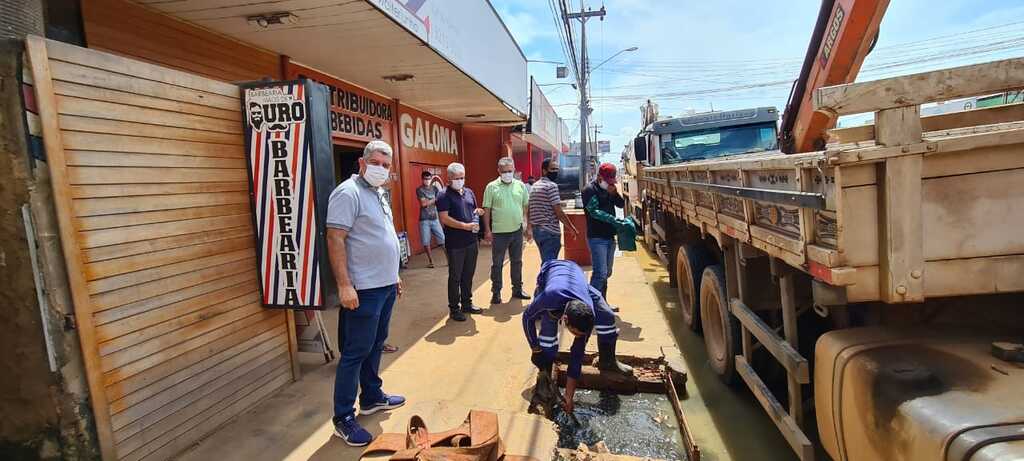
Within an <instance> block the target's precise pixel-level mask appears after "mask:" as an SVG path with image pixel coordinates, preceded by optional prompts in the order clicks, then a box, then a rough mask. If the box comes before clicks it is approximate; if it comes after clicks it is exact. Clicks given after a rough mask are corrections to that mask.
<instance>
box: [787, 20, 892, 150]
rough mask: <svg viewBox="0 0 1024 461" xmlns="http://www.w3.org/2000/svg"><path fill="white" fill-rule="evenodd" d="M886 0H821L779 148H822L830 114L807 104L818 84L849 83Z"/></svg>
mask: <svg viewBox="0 0 1024 461" xmlns="http://www.w3.org/2000/svg"><path fill="white" fill-rule="evenodd" d="M888 7H889V0H822V3H821V10H819V11H818V22H817V24H816V25H815V27H814V33H813V34H812V35H811V43H810V45H809V46H808V47H807V54H806V56H805V57H804V64H803V68H801V70H800V78H799V79H798V80H797V81H796V83H795V84H794V85H793V90H792V92H791V93H790V96H789V101H788V103H787V104H786V112H785V113H784V114H783V117H782V126H781V128H780V130H779V138H780V139H779V140H780V143H779V144H780V146H782V150H783V152H786V153H788V154H794V153H799V152H811V151H815V150H821V149H823V148H824V147H825V133H826V131H828V130H829V129H831V128H832V127H834V126H835V124H836V119H835V117H834V116H831V115H829V114H825V113H821V112H815V111H814V106H813V104H812V103H811V98H812V97H813V95H814V91H815V90H817V89H818V88H821V87H825V86H832V85H841V84H844V83H851V82H853V81H854V79H856V78H857V73H858V72H860V66H861V64H863V63H864V58H865V57H867V55H868V53H869V52H871V49H872V48H873V47H874V46H875V41H876V40H877V39H878V26H879V24H880V23H881V22H882V17H883V16H885V10H886V8H888Z"/></svg>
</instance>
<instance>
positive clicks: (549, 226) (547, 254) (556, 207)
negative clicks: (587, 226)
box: [529, 158, 580, 263]
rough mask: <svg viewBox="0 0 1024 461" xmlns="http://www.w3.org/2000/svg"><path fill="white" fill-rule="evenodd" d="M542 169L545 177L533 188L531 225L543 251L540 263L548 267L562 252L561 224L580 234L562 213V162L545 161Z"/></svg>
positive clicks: (531, 190)
mask: <svg viewBox="0 0 1024 461" xmlns="http://www.w3.org/2000/svg"><path fill="white" fill-rule="evenodd" d="M540 169H541V172H543V173H544V175H543V176H541V178H540V181H537V182H535V183H534V184H533V187H531V188H530V200H529V213H530V216H529V221H530V225H531V226H532V228H533V241H535V242H537V249H538V250H540V261H541V263H545V262H548V261H551V260H552V259H558V252H559V251H561V250H562V228H561V227H559V225H558V222H559V221H561V222H562V223H563V224H565V227H566V228H567V229H569V230H570V231H572V233H573V234H574V235H576V236H579V234H580V232H579V231H578V230H576V226H574V225H573V224H572V221H570V220H569V217H568V216H566V215H565V211H563V210H562V203H561V198H560V197H559V195H558V184H556V183H555V181H556V180H557V179H558V162H557V161H555V162H553V161H551V159H549V158H547V159H544V161H542V162H541V163H540Z"/></svg>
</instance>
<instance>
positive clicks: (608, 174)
mask: <svg viewBox="0 0 1024 461" xmlns="http://www.w3.org/2000/svg"><path fill="white" fill-rule="evenodd" d="M616 172H617V170H616V168H615V165H612V164H611V163H602V164H601V166H600V167H598V169H597V175H598V176H600V177H601V179H603V180H604V182H606V183H608V184H615V174H616Z"/></svg>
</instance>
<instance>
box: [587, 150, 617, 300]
mask: <svg viewBox="0 0 1024 461" xmlns="http://www.w3.org/2000/svg"><path fill="white" fill-rule="evenodd" d="M616 174H617V170H616V169H615V165H612V164H611V163H602V164H601V166H600V167H599V168H598V169H597V178H595V179H594V180H593V181H592V182H591V183H590V184H589V185H587V187H585V188H584V189H583V197H582V199H583V211H584V213H585V214H586V215H587V246H588V247H590V259H591V265H592V266H591V269H592V271H591V273H590V286H592V287H594V288H596V289H597V291H600V292H601V296H602V297H604V298H605V299H608V278H609V277H611V276H612V265H613V264H614V262H615V234H616V226H617V225H619V224H618V221H619V220H618V218H616V217H615V208H616V207H618V208H622V207H624V206H626V201H625V200H624V199H623V198H622V196H621V195H619V191H618V189H617V188H616V187H615V183H616V179H615V176H616Z"/></svg>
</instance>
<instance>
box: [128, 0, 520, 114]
mask: <svg viewBox="0 0 1024 461" xmlns="http://www.w3.org/2000/svg"><path fill="white" fill-rule="evenodd" d="M137 1H138V2H139V3H143V4H147V5H148V6H150V7H152V8H155V9H157V10H159V11H161V12H164V13H166V14H169V15H171V16H174V17H176V18H178V19H181V20H184V21H187V22H190V23H193V24H196V25H199V26H201V27H205V28H207V29H210V30H213V31H216V32H219V33H221V34H224V35H227V36H229V37H232V38H235V39H237V40H240V41H243V42H246V43H250V44H253V45H256V46H259V47H262V48H265V49H267V50H270V51H273V52H275V53H280V54H282V55H285V56H288V57H289V58H290V59H291V60H292V61H294V62H298V63H302V64H305V65H307V66H309V67H312V68H315V69H317V70H319V71H321V72H324V73H327V74H332V75H334V76H337V77H339V78H341V79H343V80H347V81H349V82H352V83H354V84H356V85H359V86H362V87H364V88H366V89H369V90H371V91H374V92H377V93H380V94H382V95H384V96H388V97H391V98H395V99H398V100H399V101H401V102H402V103H404V104H408V105H411V106H414V107H417V108H419V109H422V110H424V111H427V112H430V113H433V114H435V115H437V116H440V117H443V118H445V119H448V120H450V121H453V122H460V123H461V122H474V123H517V122H522V121H524V120H525V118H526V113H527V111H528V108H527V104H526V88H527V83H526V58H525V56H524V55H523V54H522V51H521V50H520V49H519V47H518V45H517V44H516V43H515V41H514V40H513V39H512V37H511V35H510V34H509V33H508V30H507V29H506V28H505V26H504V23H502V22H501V19H500V18H499V17H498V15H497V13H496V12H495V11H494V9H493V8H492V7H491V5H490V3H489V2H460V4H459V7H458V8H452V6H454V5H451V4H450V3H449V2H447V1H441V0H354V1H348V2H337V1H325V0H288V1H265V2H251V1H249V0H217V1H208V0H181V1H171V2H168V1H165V0H137Z"/></svg>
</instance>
